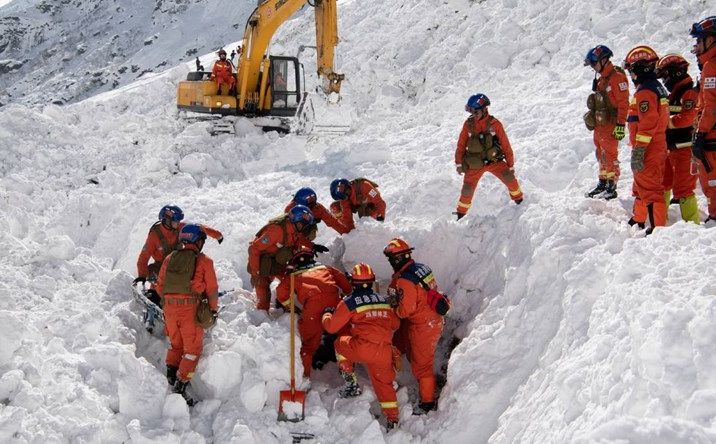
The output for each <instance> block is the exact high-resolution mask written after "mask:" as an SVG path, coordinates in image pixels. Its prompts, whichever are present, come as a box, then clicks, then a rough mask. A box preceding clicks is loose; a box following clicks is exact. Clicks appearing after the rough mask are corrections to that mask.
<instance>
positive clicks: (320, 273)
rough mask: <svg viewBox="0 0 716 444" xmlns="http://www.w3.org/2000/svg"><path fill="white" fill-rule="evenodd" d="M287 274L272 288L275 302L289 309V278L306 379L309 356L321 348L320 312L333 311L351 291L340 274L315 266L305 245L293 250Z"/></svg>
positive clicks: (322, 266)
mask: <svg viewBox="0 0 716 444" xmlns="http://www.w3.org/2000/svg"><path fill="white" fill-rule="evenodd" d="M288 271H289V272H291V275H290V276H285V277H283V278H282V279H281V283H280V284H278V288H276V299H277V300H278V301H279V302H280V303H281V304H282V305H283V306H284V307H286V308H288V307H289V304H290V294H291V276H292V277H293V280H294V282H293V289H294V292H295V293H294V294H295V295H296V300H297V302H298V303H299V304H300V311H301V317H300V318H299V320H298V333H299V334H300V336H301V361H302V362H303V376H304V377H310V376H311V368H312V366H313V356H314V354H315V353H316V351H317V350H318V347H319V346H320V345H321V334H322V333H323V327H322V326H321V316H322V315H323V310H324V309H325V308H326V307H333V308H335V307H336V305H338V302H340V300H341V298H340V294H341V293H344V294H350V292H351V288H352V287H351V283H350V282H349V281H348V278H347V277H346V276H345V275H344V274H343V272H341V271H339V270H337V269H335V268H333V267H329V266H327V265H321V264H319V263H316V259H315V253H314V251H313V250H312V249H311V248H309V247H307V246H305V245H301V246H299V247H298V249H297V250H295V253H294V256H293V259H292V260H291V263H290V265H289V270H288Z"/></svg>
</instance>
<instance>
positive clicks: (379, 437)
mask: <svg viewBox="0 0 716 444" xmlns="http://www.w3.org/2000/svg"><path fill="white" fill-rule="evenodd" d="M353 442H354V443H355V444H376V443H381V442H382V443H384V442H385V439H384V438H383V431H382V430H381V427H380V424H379V423H378V421H372V422H371V423H370V425H368V427H366V428H365V430H363V433H361V434H360V436H359V437H358V439H356V440H355V441H353Z"/></svg>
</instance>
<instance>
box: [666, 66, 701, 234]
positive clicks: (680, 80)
mask: <svg viewBox="0 0 716 444" xmlns="http://www.w3.org/2000/svg"><path fill="white" fill-rule="evenodd" d="M688 69H689V62H687V61H686V59H684V58H683V57H682V56H680V55H679V54H667V55H665V56H664V57H662V58H661V59H659V62H658V63H657V64H656V76H657V77H658V78H660V79H662V80H663V82H664V86H666V89H667V90H669V114H670V115H671V117H670V118H669V126H668V128H667V130H666V147H667V149H668V150H669V151H668V154H667V157H666V165H665V170H664V189H665V191H664V202H665V203H666V205H667V206H668V205H669V204H670V203H671V197H672V196H671V194H672V192H673V197H674V200H676V201H677V202H678V203H679V208H680V210H681V218H682V219H683V220H685V221H687V222H694V223H696V224H698V223H700V217H699V207H698V204H697V202H696V195H695V194H694V188H696V176H695V175H693V174H691V145H692V143H691V139H692V138H693V125H694V122H695V121H696V117H697V114H698V109H697V108H696V101H697V99H698V92H697V91H696V90H695V89H694V81H693V80H692V79H691V76H690V75H689V72H688Z"/></svg>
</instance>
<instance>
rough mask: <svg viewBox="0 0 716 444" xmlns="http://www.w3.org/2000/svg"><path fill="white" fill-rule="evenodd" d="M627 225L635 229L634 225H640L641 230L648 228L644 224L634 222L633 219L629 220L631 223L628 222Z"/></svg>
mask: <svg viewBox="0 0 716 444" xmlns="http://www.w3.org/2000/svg"><path fill="white" fill-rule="evenodd" d="M627 223H628V224H629V226H630V227H633V226H634V225H638V226H639V228H641V229H642V230H643V229H644V228H645V227H646V225H645V224H644V222H637V221H635V220H634V218H633V217H632V218H631V219H629V222H627Z"/></svg>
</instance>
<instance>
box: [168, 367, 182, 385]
mask: <svg viewBox="0 0 716 444" xmlns="http://www.w3.org/2000/svg"><path fill="white" fill-rule="evenodd" d="M177 370H179V367H174V366H173V365H167V382H168V383H169V385H171V386H172V387H173V386H174V384H176V382H177Z"/></svg>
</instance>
